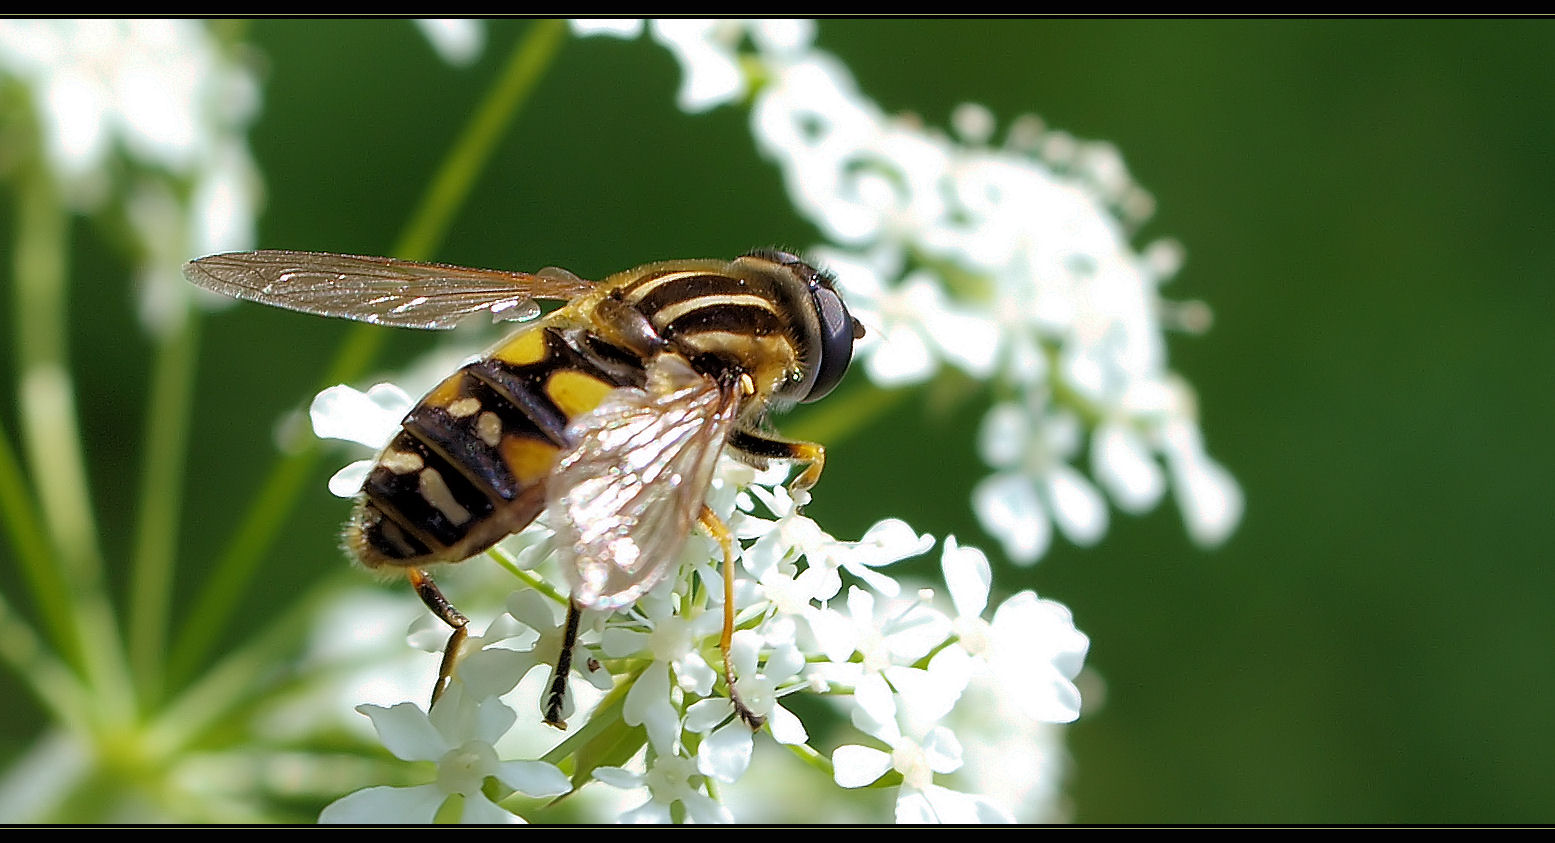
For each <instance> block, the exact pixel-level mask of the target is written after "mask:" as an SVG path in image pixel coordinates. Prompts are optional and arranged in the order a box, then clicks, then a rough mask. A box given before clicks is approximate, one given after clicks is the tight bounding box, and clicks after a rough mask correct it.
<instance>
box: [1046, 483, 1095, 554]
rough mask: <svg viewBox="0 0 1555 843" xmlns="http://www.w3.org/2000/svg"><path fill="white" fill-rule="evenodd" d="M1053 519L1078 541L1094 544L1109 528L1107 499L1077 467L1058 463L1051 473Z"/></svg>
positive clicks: (1070, 536)
mask: <svg viewBox="0 0 1555 843" xmlns="http://www.w3.org/2000/svg"><path fill="white" fill-rule="evenodd" d="M1047 492H1048V494H1049V495H1050V496H1051V497H1052V502H1053V520H1054V521H1056V522H1058V526H1059V529H1061V530H1063V531H1064V535H1066V536H1068V537H1069V540H1070V541H1072V542H1074V543H1075V544H1080V545H1091V544H1095V543H1096V542H1098V541H1100V540H1101V537H1102V536H1103V535H1104V534H1106V532H1107V502H1106V501H1105V500H1103V499H1102V496H1101V493H1100V492H1098V491H1096V487H1095V486H1092V485H1091V484H1090V481H1088V480H1086V479H1085V477H1084V475H1082V474H1080V472H1079V471H1076V470H1075V469H1074V468H1073V467H1071V466H1067V465H1057V466H1053V468H1052V469H1051V470H1050V471H1049V472H1048V473H1047Z"/></svg>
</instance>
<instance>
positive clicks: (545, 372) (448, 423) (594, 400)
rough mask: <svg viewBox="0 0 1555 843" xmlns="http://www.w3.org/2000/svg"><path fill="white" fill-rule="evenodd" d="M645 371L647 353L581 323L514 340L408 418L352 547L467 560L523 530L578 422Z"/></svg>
mask: <svg viewBox="0 0 1555 843" xmlns="http://www.w3.org/2000/svg"><path fill="white" fill-rule="evenodd" d="M643 377H644V376H643V367H642V363H641V361H640V360H637V359H636V358H635V357H633V356H632V355H630V354H628V353H626V352H623V351H621V350H620V349H616V348H614V347H612V346H609V345H606V344H604V343H602V342H600V341H599V340H598V339H597V338H595V337H593V336H591V335H589V334H587V333H585V332H583V331H581V330H578V329H575V328H565V327H561V326H559V325H557V324H550V323H542V324H541V325H538V326H536V327H534V328H531V329H529V330H527V331H524V332H522V333H519V334H517V335H515V336H514V337H513V338H511V339H509V340H508V341H507V342H505V343H503V344H502V345H501V346H499V347H498V348H497V349H496V350H495V351H493V352H492V354H491V355H490V356H489V357H487V358H486V359H484V360H481V361H479V362H476V363H471V364H469V365H468V366H465V367H464V368H462V369H460V370H459V371H458V372H456V373H455V374H454V375H453V376H451V377H449V378H448V379H447V380H445V381H443V382H442V383H441V384H439V385H438V386H437V388H436V389H434V390H432V392H431V393H429V394H428V395H427V396H426V397H425V398H423V399H422V401H421V403H420V404H418V405H417V406H416V408H415V409H414V410H412V411H411V412H410V414H409V415H407V416H406V417H405V420H404V421H403V422H401V426H402V428H403V429H402V430H401V431H400V433H399V434H397V435H396V436H395V437H394V440H393V441H392V442H390V443H389V445H388V447H387V448H385V449H384V450H383V453H381V454H380V455H379V457H378V462H377V464H376V465H375V466H374V467H373V469H372V471H371V473H369V475H368V477H367V481H366V482H365V483H364V484H363V486H362V497H361V498H360V499H359V503H358V506H357V509H356V512H355V514H354V516H353V517H352V520H351V522H350V524H348V525H347V530H346V533H347V535H346V541H347V544H348V546H349V549H350V550H351V551H352V552H353V553H354V554H355V555H356V557H357V558H358V559H360V560H361V561H362V563H363V564H364V565H366V566H368V567H370V568H375V567H379V566H381V565H423V564H429V563H435V562H456V561H459V560H461V559H465V558H467V557H470V556H473V555H475V554H476V553H479V552H481V551H483V550H485V549H486V548H488V547H491V546H492V545H494V544H496V543H497V542H499V541H501V540H502V539H503V538H504V537H506V536H508V535H509V534H511V533H515V532H517V531H519V530H521V529H523V528H524V527H525V526H526V525H528V524H529V522H530V521H532V520H534V518H535V516H537V515H538V514H539V513H540V510H541V509H543V508H544V506H545V481H546V479H547V477H549V475H550V473H551V471H552V469H553V468H554V467H555V465H556V461H557V459H558V458H559V457H560V455H561V454H562V452H563V451H565V450H566V449H567V448H568V447H569V445H570V443H569V442H568V441H567V423H568V421H569V420H571V419H572V418H575V417H576V416H578V415H579V414H581V413H584V412H587V411H588V410H591V409H593V408H594V407H595V406H597V405H598V404H599V401H600V400H601V399H602V398H603V397H604V395H605V394H606V393H607V392H609V391H610V390H611V389H613V388H615V387H617V386H627V385H635V386H641V385H642V383H643Z"/></svg>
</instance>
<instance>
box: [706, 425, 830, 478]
mask: <svg viewBox="0 0 1555 843" xmlns="http://www.w3.org/2000/svg"><path fill="white" fill-rule="evenodd" d="M729 446H730V447H731V448H734V449H735V450H736V451H739V452H740V453H743V454H746V455H748V456H752V457H756V458H757V459H759V460H792V461H793V462H802V463H805V464H806V465H805V470H804V471H803V472H801V473H800V475H799V476H798V477H796V478H794V482H793V483H790V484H789V489H790V490H791V491H795V492H802V491H805V490H807V489H809V488H810V487H812V486H814V485H815V483H816V481H818V480H820V479H821V469H822V468H824V467H825V466H826V447H825V446H823V445H818V444H816V443H814V442H799V441H795V440H792V439H780V438H778V437H775V436H770V435H767V434H764V433H753V432H751V431H749V430H736V431H735V432H734V433H732V434H730V436H729ZM758 465H760V464H758Z"/></svg>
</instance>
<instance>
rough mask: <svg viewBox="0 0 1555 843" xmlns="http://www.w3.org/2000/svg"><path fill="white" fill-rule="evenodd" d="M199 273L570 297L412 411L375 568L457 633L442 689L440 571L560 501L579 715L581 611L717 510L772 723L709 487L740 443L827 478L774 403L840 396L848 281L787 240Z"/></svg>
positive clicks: (670, 555)
mask: <svg viewBox="0 0 1555 843" xmlns="http://www.w3.org/2000/svg"><path fill="white" fill-rule="evenodd" d="M184 275H185V277H187V278H188V279H189V280H190V281H191V282H193V283H194V284H195V285H197V286H200V287H204V288H205V289H208V290H213V291H216V292H218V293H224V294H226V295H229V296H233V297H236V298H239V299H244V300H248V301H256V302H261V303H263V304H268V305H274V306H276V307H282V308H287V309H289V310H297V311H301V312H304V313H314V314H320V315H323V316H336V317H342V318H345V319H354V320H358V321H363V322H371V323H375V324H380V325H391V326H397V327H405V328H423V329H434V330H435V329H446V328H451V327H453V326H454V325H455V324H456V323H458V322H459V321H461V320H462V319H464V318H466V317H470V316H474V315H477V314H487V315H488V316H490V317H491V318H493V319H495V320H499V321H500V320H505V319H514V318H518V319H524V318H533V317H534V316H536V315H538V314H539V310H540V308H539V301H540V300H558V301H562V302H566V304H565V305H564V306H563V307H561V308H560V309H557V310H555V311H554V312H552V313H551V314H550V315H548V316H546V317H545V318H543V319H540V320H539V321H537V322H534V323H533V324H531V325H528V326H525V327H524V328H522V329H520V330H519V331H518V332H517V333H514V334H513V335H511V336H509V337H508V338H506V339H504V340H502V341H501V342H500V343H498V344H497V345H496V346H494V347H493V348H492V349H490V351H489V352H487V354H486V355H485V356H484V357H483V358H482V359H480V360H478V361H476V362H474V363H470V364H468V365H466V366H465V367H464V368H462V369H460V370H459V371H458V372H455V373H454V374H453V375H451V376H449V377H448V378H447V379H445V380H444V381H443V382H442V383H440V384H438V385H437V386H436V387H435V388H434V389H433V390H432V391H431V392H429V393H427V395H426V396H425V397H423V398H422V399H421V401H420V402H419V403H418V404H417V406H416V407H415V408H414V409H412V410H411V411H410V413H409V414H408V415H406V416H405V418H404V420H403V421H402V422H401V429H400V431H399V432H398V433H397V434H396V435H395V437H394V439H393V440H392V441H391V442H390V443H389V445H388V446H387V447H385V448H384V450H383V451H382V453H380V454H379V455H378V458H377V460H376V462H375V464H374V466H373V468H372V470H371V472H370V473H369V474H368V476H367V479H366V481H365V482H364V483H363V485H362V490H361V492H360V494H359V495H358V496H357V499H356V507H355V510H354V512H353V514H352V516H351V519H350V521H349V522H348V523H347V524H346V528H345V545H346V548H347V550H348V551H349V552H350V553H351V555H352V556H354V557H355V558H356V559H357V560H358V561H360V562H361V564H362V565H364V566H365V567H367V568H373V569H378V568H387V569H390V570H393V569H399V570H403V571H404V573H405V575H406V577H407V578H408V579H409V580H410V583H411V585H412V586H413V587H414V588H415V590H416V593H417V594H418V595H419V596H420V597H421V600H422V601H423V602H424V603H425V604H426V605H427V607H428V608H430V609H431V610H432V612H433V613H434V614H436V615H437V617H439V618H440V619H442V620H443V622H444V623H446V624H448V626H449V627H451V628H452V630H453V631H452V633H451V634H450V636H449V640H448V644H447V646H446V648H445V649H444V653H443V661H442V666H441V668H440V670H439V675H438V680H437V684H436V686H434V688H433V695H432V696H433V701H434V702H435V701H436V699H437V697H438V695H439V694H440V693H441V692H442V690H443V689H444V688H446V687H447V684H448V683H449V682H450V681H451V679H452V676H453V672H454V667H455V663H456V661H457V658H458V651H459V647H460V644H461V643H462V642H463V641H464V639H465V636H466V625H467V624H468V620H467V619H466V618H465V616H464V615H463V614H462V613H460V612H459V610H458V609H456V608H454V606H453V605H452V604H451V603H449V601H448V600H447V599H446V598H445V597H444V596H443V594H442V592H441V591H439V590H438V587H437V585H436V584H435V583H434V582H433V580H432V577H431V575H430V574H429V573H428V572H427V570H426V569H427V566H430V565H434V564H439V563H450V562H459V561H462V560H464V559H467V558H469V557H471V556H474V555H475V554H477V553H480V552H482V551H484V550H486V549H487V548H489V547H491V546H492V545H494V544H496V543H497V542H498V541H500V540H502V539H503V538H505V537H507V536H508V535H511V534H513V533H516V532H518V531H519V530H521V529H523V528H524V527H525V526H527V525H528V524H529V523H530V522H531V521H533V520H534V519H535V518H536V517H537V516H538V515H539V514H540V513H541V512H542V511H543V510H547V509H548V510H550V511H551V518H550V520H551V521H552V522H553V524H552V526H554V527H555V529H556V531H557V536H556V540H557V543H558V545H559V547H560V549H561V552H562V554H563V555H564V557H566V559H567V560H568V562H569V564H564V565H563V568H564V570H566V571H567V575H568V578H569V580H570V584H571V587H572V593H571V599H570V601H569V606H568V615H567V625H566V640H565V642H564V644H563V646H562V650H561V655H560V656H559V658H558V663H557V665H556V670H555V673H553V675H552V679H551V683H550V686H549V690H548V692H547V697H546V700H545V703H544V706H543V708H544V713H545V722H547V723H549V724H551V725H553V726H556V727H558V728H566V723H565V722H564V720H563V705H564V702H565V699H566V683H567V678H568V675H569V673H570V670H571V658H572V649H573V645H574V643H575V639H576V635H577V628H578V622H579V617H580V615H581V612H582V610H583V609H605V610H614V609H619V608H622V607H625V606H629V605H631V604H632V603H634V602H636V601H637V599H638V598H640V597H641V596H643V595H644V594H646V593H647V592H648V591H649V590H650V589H652V588H653V587H654V586H655V585H657V584H658V583H659V582H661V581H662V580H664V579H665V577H666V576H668V575H669V574H671V573H672V572H673V570H674V565H675V562H676V560H677V559H678V558H679V554H680V550H681V548H682V546H683V545H684V543H685V541H686V538H687V536H688V535H689V534H690V532H691V530H692V528H693V526H694V525H696V524H698V523H700V524H701V525H702V526H703V528H704V529H706V530H707V531H708V532H709V533H710V534H711V535H712V536H713V538H715V539H716V540H717V541H718V542H719V543H720V544H721V545H722V546H723V552H724V607H725V608H724V626H723V635H722V639H721V642H720V643H721V645H722V649H723V655H724V678H725V679H726V681H727V682H728V688H729V693H730V697H731V700H732V701H733V702H734V705H735V709H736V711H738V712H739V714H740V717H741V718H742V719H744V720H745V722H746V723H748V724H749V725H750V726H751V727H752V728H759V727H760V726H761V721H762V719H761V718H760V717H759V716H758V715H756V714H755V713H754V712H752V711H751V710H750V709H749V708H748V707H746V706H745V704H744V703H743V702H742V701H741V700H740V699H739V696H738V695H737V694H736V693H735V690H734V687H735V686H734V676H733V668H732V666H731V664H730V656H729V645H730V638H731V635H732V634H733V624H734V616H733V607H734V599H733V582H734V580H733V576H734V574H733V566H732V546H731V543H732V541H733V539H732V537H731V535H730V533H729V530H728V528H727V527H726V526H724V524H723V523H722V521H721V520H720V519H719V518H718V516H717V515H715V514H714V513H713V512H712V510H711V509H709V508H708V507H707V506H706V505H705V503H704V502H703V499H704V498H705V496H706V492H707V488H708V485H709V483H710V482H711V480H712V475H713V469H714V466H715V464H716V462H717V460H718V456H719V454H720V453H721V452H722V451H723V450H724V449H725V448H727V449H728V450H729V451H730V452H731V453H732V454H733V455H734V456H736V457H737V458H740V459H743V460H745V461H747V462H750V463H752V464H755V465H757V466H763V465H765V464H766V463H767V461H769V460H773V459H779V460H790V461H794V462H796V463H803V464H804V465H805V469H804V470H803V472H801V473H800V474H799V476H798V477H797V478H796V479H795V480H794V482H793V486H794V487H795V488H796V489H807V488H809V487H810V486H812V485H814V483H815V482H816V480H817V479H818V478H819V477H820V474H821V469H822V466H823V465H824V462H825V450H824V449H823V448H822V446H820V445H818V444H814V443H810V442H799V441H793V440H788V439H783V438H780V437H778V436H776V435H775V434H773V433H771V432H770V431H769V429H768V427H767V425H766V415H767V412H768V410H769V409H770V408H772V407H774V406H777V405H786V404H791V403H793V402H810V401H815V400H818V399H820V398H822V397H823V396H825V395H826V394H827V393H828V392H831V390H832V388H833V387H835V386H836V385H837V383H838V381H840V380H841V379H842V376H843V373H844V372H845V371H846V370H847V367H848V363H849V360H850V359H851V358H852V356H853V343H854V340H855V339H858V338H859V337H861V336H863V327H862V326H861V325H860V324H859V323H858V321H857V320H855V319H854V318H853V317H852V316H850V315H849V313H848V309H847V307H846V306H845V305H844V304H843V301H842V298H841V297H840V296H839V295H838V294H837V291H836V289H835V286H834V281H833V279H832V277H831V276H830V275H828V274H827V273H825V272H822V271H819V270H817V269H815V268H814V267H812V266H810V265H809V264H807V263H805V262H804V261H803V260H801V259H800V258H798V257H796V256H795V255H792V254H789V253H787V252H782V251H775V250H761V251H755V252H751V253H749V254H746V255H742V256H740V257H738V258H735V259H734V260H732V261H720V260H679V261H664V262H660V263H650V264H647V265H644V266H640V267H637V268H636V269H629V270H626V271H625V272H621V273H617V274H615V275H612V276H610V277H609V278H606V279H605V280H603V281H601V282H599V283H597V284H595V283H590V282H588V281H584V280H583V279H580V278H578V277H577V276H575V275H573V274H572V273H570V272H567V271H565V270H559V269H555V268H547V269H543V270H541V271H539V272H537V273H533V274H530V273H522V272H503V271H498V270H488V269H468V268H464V267H457V266H448V265H444V264H436V263H415V262H410V261H403V260H397V259H394V258H379V257H360V256H354V255H339V254H331V253H319V252H291V251H258V252H239V253H233V254H223V255H212V256H210V257H205V258H200V259H198V260H195V261H191V262H190V263H188V264H186V265H185V266H184Z"/></svg>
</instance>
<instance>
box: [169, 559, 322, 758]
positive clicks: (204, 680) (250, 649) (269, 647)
mask: <svg viewBox="0 0 1555 843" xmlns="http://www.w3.org/2000/svg"><path fill="white" fill-rule="evenodd" d="M330 579H331V580H332V581H336V582H338V580H339V578H338V577H336V578H330ZM328 593H329V589H327V588H318V589H314V590H312V591H311V592H309V594H308V595H307V596H305V597H303V598H300V599H298V600H296V601H294V602H292V603H291V604H290V605H289V606H288V608H287V610H286V611H285V612H283V613H282V614H281V616H280V617H277V618H275V619H273V620H271V621H270V622H269V624H268V625H267V626H266V627H265V628H264V629H263V630H262V631H261V632H260V633H259V634H257V635H254V636H251V637H250V638H249V639H247V641H246V642H245V643H244V645H243V646H242V647H241V648H240V649H238V650H236V651H233V652H231V653H228V654H226V655H225V656H223V657H222V659H221V660H220V661H219V662H218V663H217V664H216V665H215V666H214V667H212V668H211V669H209V670H206V671H204V672H203V673H201V674H200V678H199V679H198V680H197V681H195V682H194V683H193V684H191V685H189V686H188V687H187V688H185V689H184V690H183V691H182V692H180V693H179V694H178V695H177V696H175V697H173V698H172V699H171V700H170V701H169V703H168V705H166V706H165V707H163V708H162V709H161V711H160V712H159V714H158V716H157V718H156V719H155V720H153V721H151V722H150V723H149V724H148V725H147V728H146V730H145V740H144V745H145V746H146V748H147V751H148V754H150V755H151V756H152V757H160V758H171V757H173V756H174V755H175V754H176V753H178V752H180V751H182V750H184V749H186V748H187V747H188V746H190V745H191V744H193V743H194V742H195V741H196V740H197V739H198V738H199V736H200V735H201V734H202V733H203V732H204V731H206V730H207V729H209V728H210V727H211V726H212V725H213V724H215V723H217V722H219V720H220V718H221V717H223V716H224V715H226V714H227V713H228V712H230V711H232V710H233V709H234V708H237V707H238V706H241V705H243V704H244V703H246V702H248V701H249V700H251V699H253V697H254V696H255V695H257V694H259V693H261V692H262V691H263V688H264V686H266V685H269V684H272V683H273V682H274V681H275V677H274V676H273V675H272V673H271V669H272V668H273V667H274V666H275V665H277V664H280V663H282V661H283V660H284V659H285V654H286V653H287V652H288V651H291V650H292V649H293V648H294V647H295V646H296V643H297V641H298V640H299V639H301V638H303V637H304V636H305V635H306V634H307V633H308V631H309V626H308V618H309V617H310V616H312V615H313V613H314V612H315V610H317V609H318V607H319V605H320V604H321V603H322V602H323V599H324V596H325V595H326V594H328Z"/></svg>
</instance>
